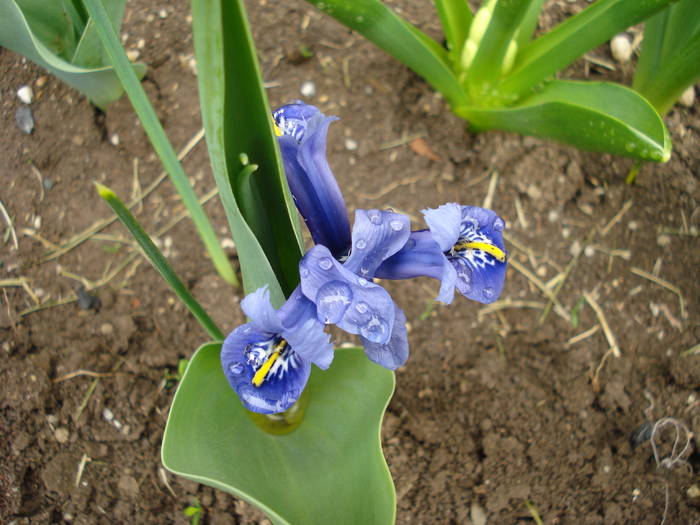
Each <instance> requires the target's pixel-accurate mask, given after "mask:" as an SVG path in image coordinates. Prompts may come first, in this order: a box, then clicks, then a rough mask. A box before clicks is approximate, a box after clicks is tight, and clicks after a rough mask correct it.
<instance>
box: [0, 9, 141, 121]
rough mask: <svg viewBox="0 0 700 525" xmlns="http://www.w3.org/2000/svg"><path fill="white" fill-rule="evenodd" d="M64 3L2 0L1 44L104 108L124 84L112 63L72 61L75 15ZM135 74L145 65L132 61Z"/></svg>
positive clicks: (74, 43) (119, 94)
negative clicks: (90, 64) (69, 12)
mask: <svg viewBox="0 0 700 525" xmlns="http://www.w3.org/2000/svg"><path fill="white" fill-rule="evenodd" d="M61 4H62V2H46V1H43V0H31V1H30V0H23V1H22V2H16V1H15V0H0V46H4V47H6V48H8V49H11V50H12V51H14V52H16V53H19V54H20V55H23V56H25V57H27V58H28V59H29V60H31V61H32V62H35V63H37V64H38V65H40V66H42V67H43V68H46V69H47V70H48V71H49V72H50V73H52V74H53V75H56V76H57V77H58V78H60V79H61V80H63V81H64V82H66V83H67V84H69V85H70V86H72V87H74V88H75V89H77V90H78V91H80V92H81V93H83V94H84V95H85V96H87V97H88V98H89V99H90V100H91V101H92V102H93V103H94V104H95V105H96V106H98V107H100V108H105V107H106V106H107V105H108V104H109V103H110V102H114V101H115V100H117V99H118V98H119V97H120V96H121V94H122V92H123V91H122V86H121V83H120V81H119V78H118V77H117V75H116V73H115V71H114V69H113V68H112V67H111V66H110V65H109V62H106V61H102V62H101V63H100V64H95V65H93V66H90V67H85V66H84V65H81V64H80V63H71V60H72V59H73V57H74V54H75V50H76V45H79V43H78V40H77V38H78V37H79V36H80V34H79V33H78V35H77V36H76V33H77V32H78V31H80V29H81V28H80V27H76V24H75V23H73V18H72V17H71V16H69V15H68V14H67V13H66V12H65V11H63V8H62V6H61ZM131 67H132V68H133V69H134V72H135V73H136V75H138V77H139V78H142V77H143V75H144V74H145V73H146V66H145V65H143V64H132V66H131Z"/></svg>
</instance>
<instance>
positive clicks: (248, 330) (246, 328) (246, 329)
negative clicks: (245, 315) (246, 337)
mask: <svg viewBox="0 0 700 525" xmlns="http://www.w3.org/2000/svg"><path fill="white" fill-rule="evenodd" d="M241 332H243V333H244V334H247V333H248V332H250V326H246V327H245V328H244V329H243V330H241Z"/></svg>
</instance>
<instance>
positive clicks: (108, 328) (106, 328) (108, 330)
mask: <svg viewBox="0 0 700 525" xmlns="http://www.w3.org/2000/svg"><path fill="white" fill-rule="evenodd" d="M100 333H101V334H102V335H112V334H113V333H114V326H112V325H111V324H109V323H102V324H101V325H100Z"/></svg>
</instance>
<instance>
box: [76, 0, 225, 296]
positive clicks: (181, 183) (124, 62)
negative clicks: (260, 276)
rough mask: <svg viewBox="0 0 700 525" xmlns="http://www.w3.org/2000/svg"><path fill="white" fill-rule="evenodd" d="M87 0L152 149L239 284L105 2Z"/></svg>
mask: <svg viewBox="0 0 700 525" xmlns="http://www.w3.org/2000/svg"><path fill="white" fill-rule="evenodd" d="M84 1H85V7H86V8H87V10H88V12H89V13H90V17H91V18H92V20H93V21H94V23H95V28H96V29H97V33H98V35H99V37H100V41H101V42H102V45H103V46H104V48H105V49H106V51H107V54H108V55H109V57H110V59H111V61H112V64H113V65H114V69H115V71H116V72H117V75H118V76H119V79H120V80H121V82H122V85H123V86H124V90H125V91H126V93H127V95H128V96H129V100H130V101H131V104H132V105H133V107H134V111H136V114H137V115H138V117H139V119H140V120H141V123H142V124H143V129H144V130H145V131H146V134H147V135H148V138H149V139H150V140H151V144H152V145H153V149H155V151H156V153H157V154H158V157H160V160H161V162H162V163H163V167H164V168H165V170H166V171H167V172H168V175H170V180H172V182H173V185H174V186H175V189H176V190H177V192H178V193H179V194H180V197H181V198H182V202H183V203H184V205H185V207H186V208H187V211H189V213H190V216H191V217H192V221H193V222H194V225H195V227H196V228H197V232H198V233H199V235H200V237H201V238H202V241H203V242H204V245H205V246H206V248H207V250H208V252H209V255H210V256H211V258H212V262H213V263H214V266H215V267H216V270H217V271H218V272H219V274H220V275H221V277H223V279H224V280H225V281H226V282H228V283H230V284H232V285H234V286H235V285H237V284H238V280H237V279H236V274H235V272H234V271H233V267H232V266H231V263H230V262H229V260H228V258H227V257H226V254H225V253H224V250H223V249H222V248H221V245H220V244H219V239H218V238H217V236H216V233H215V232H214V228H213V227H212V225H211V223H210V222H209V219H208V217H207V216H206V214H205V213H204V208H202V206H201V205H200V204H199V202H198V201H197V195H196V194H195V192H194V189H193V188H192V186H191V185H190V182H189V180H188V179H187V175H185V172H184V170H183V169H182V165H181V164H180V161H178V160H177V155H176V153H175V150H174V149H173V147H172V145H171V144H170V141H169V140H168V138H167V136H166V135H165V131H164V130H163V126H162V125H161V123H160V121H159V120H158V117H157V116H156V113H155V111H154V109H153V106H151V104H150V102H149V100H148V97H147V96H146V92H145V91H144V89H143V87H142V86H141V83H140V82H139V80H138V78H137V77H136V75H135V74H134V71H133V70H132V68H131V64H130V62H129V59H128V58H127V57H126V53H125V52H124V49H123V48H122V46H121V44H120V42H119V37H118V36H117V34H116V32H115V31H114V27H113V26H112V23H111V21H110V19H109V15H108V14H107V11H106V10H105V8H104V6H103V5H102V2H101V0H84Z"/></svg>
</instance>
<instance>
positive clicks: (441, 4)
mask: <svg viewBox="0 0 700 525" xmlns="http://www.w3.org/2000/svg"><path fill="white" fill-rule="evenodd" d="M435 7H436V8H437V12H438V15H439V16H440V23H441V24H442V30H443V32H444V33H445V39H446V40H447V47H448V49H449V55H450V60H451V62H452V63H453V64H455V65H458V64H459V57H460V55H461V53H462V48H463V47H464V42H465V41H466V40H467V36H468V35H469V26H470V25H471V23H472V19H473V18H474V15H473V14H472V11H471V9H470V8H469V4H468V3H467V0H435Z"/></svg>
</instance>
